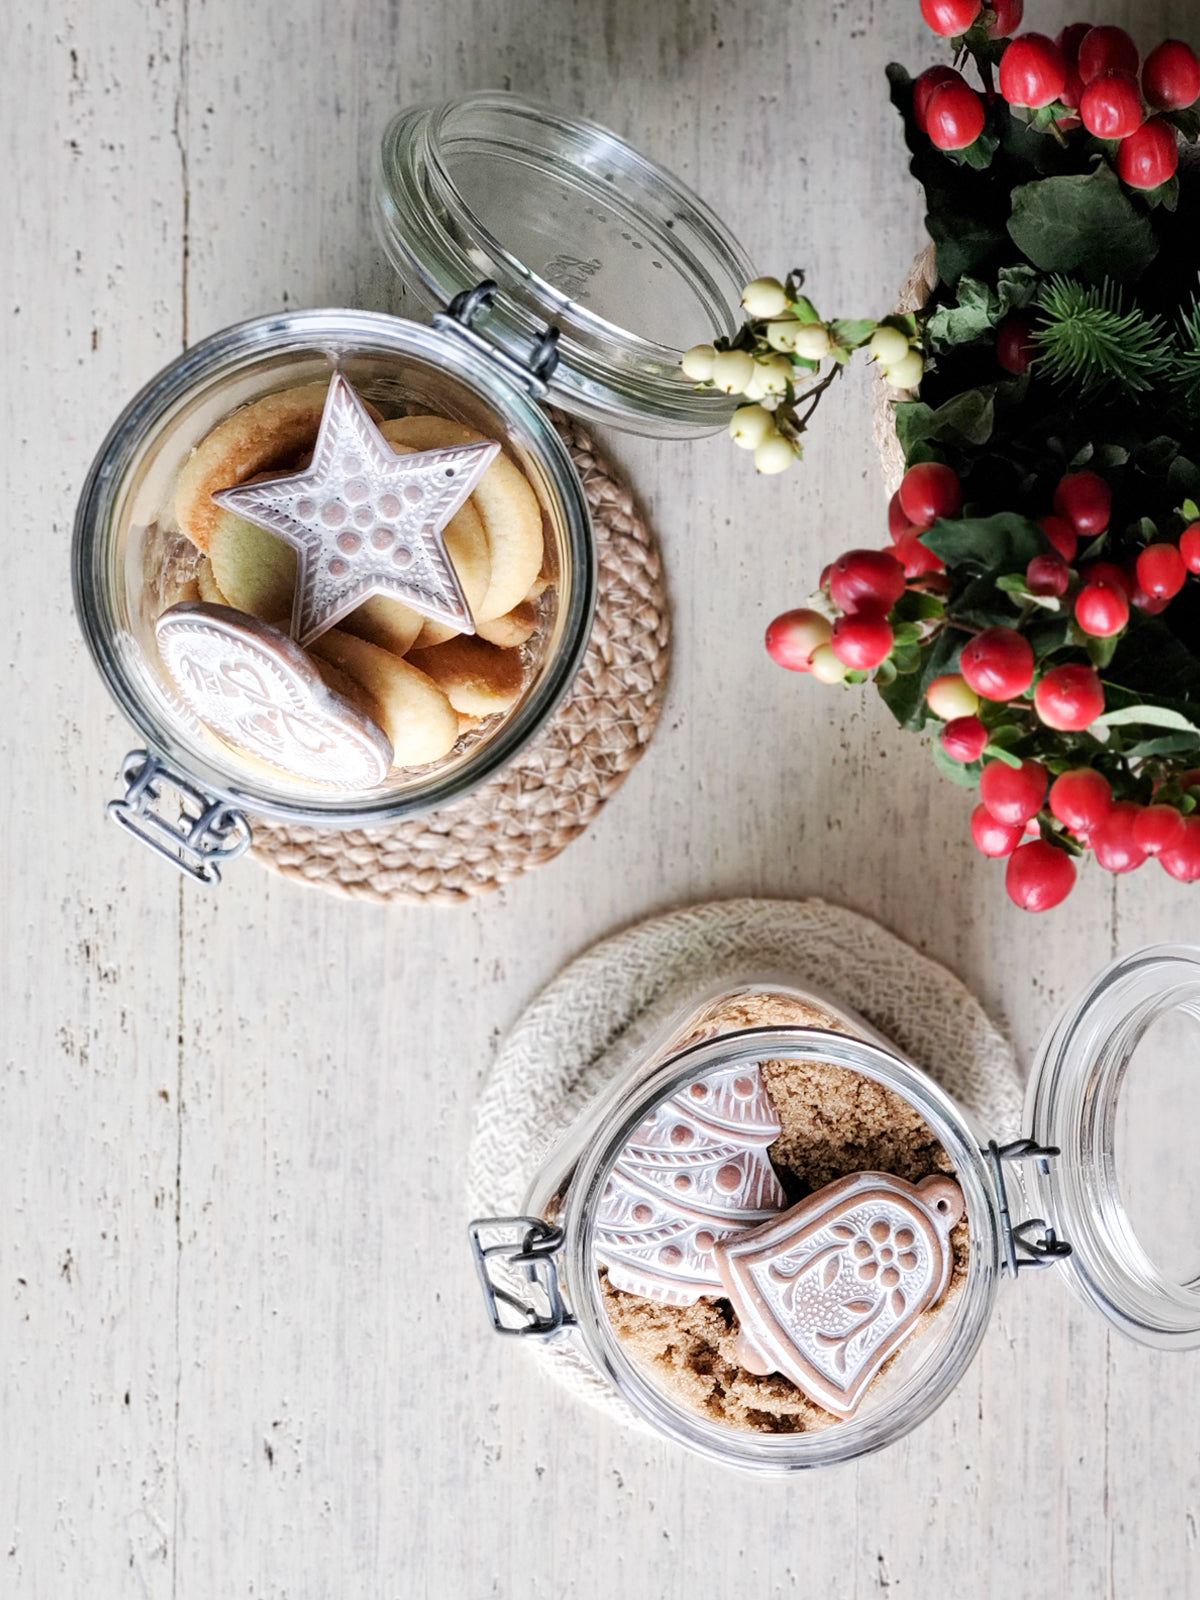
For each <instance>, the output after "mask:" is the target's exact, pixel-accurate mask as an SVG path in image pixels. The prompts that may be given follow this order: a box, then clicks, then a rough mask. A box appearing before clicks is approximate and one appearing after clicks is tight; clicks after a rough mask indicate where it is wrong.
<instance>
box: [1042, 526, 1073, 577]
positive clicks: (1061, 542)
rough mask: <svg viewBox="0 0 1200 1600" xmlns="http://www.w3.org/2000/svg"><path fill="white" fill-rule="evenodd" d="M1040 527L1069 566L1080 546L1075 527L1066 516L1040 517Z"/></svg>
mask: <svg viewBox="0 0 1200 1600" xmlns="http://www.w3.org/2000/svg"><path fill="white" fill-rule="evenodd" d="M1038 527H1039V528H1040V529H1041V530H1042V532H1043V533H1044V534H1045V535H1046V537H1047V539H1049V541H1050V543H1051V544H1052V545H1053V546H1054V548H1055V549H1056V550H1057V551H1058V553H1059V555H1060V556H1061V557H1062V558H1063V560H1064V561H1065V562H1066V563H1067V564H1068V566H1069V565H1070V563H1071V562H1072V561H1074V559H1075V552H1076V550H1077V549H1078V548H1079V536H1078V534H1077V533H1076V532H1075V529H1074V528H1073V527H1072V526H1071V524H1070V523H1069V522H1068V521H1067V519H1066V518H1065V517H1039V518H1038Z"/></svg>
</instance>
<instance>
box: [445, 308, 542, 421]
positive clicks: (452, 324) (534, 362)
mask: <svg viewBox="0 0 1200 1600" xmlns="http://www.w3.org/2000/svg"><path fill="white" fill-rule="evenodd" d="M499 292H500V287H499V285H498V284H497V283H496V281H495V279H494V278H484V280H483V281H482V283H477V284H476V285H475V287H474V288H473V289H463V290H461V291H460V292H459V293H458V294H456V295H455V296H454V298H453V300H451V302H450V304H449V305H448V306H447V307H446V309H445V311H437V312H435V313H434V318H433V325H434V327H435V328H436V329H437V330H438V332H439V333H450V334H453V335H454V336H455V337H456V338H459V339H462V340H463V341H464V343H466V344H469V345H470V346H471V348H472V349H473V350H477V351H478V352H479V353H480V355H484V356H487V357H488V359H489V360H490V361H495V362H496V363H497V364H498V365H499V366H501V367H503V368H504V370H505V372H507V373H508V375H509V377H511V378H515V379H516V380H517V382H518V383H520V384H521V385H522V386H523V387H524V388H526V389H527V390H528V391H529V393H530V394H531V395H532V396H533V398H534V399H535V400H544V399H545V398H546V397H547V395H548V394H549V392H550V389H549V383H550V379H551V377H553V375H554V369H555V367H557V366H558V340H559V330H558V328H557V327H556V326H555V325H554V324H553V323H550V324H548V325H547V326H546V327H545V328H543V330H542V332H541V334H540V336H539V338H538V340H537V343H536V344H534V346H533V347H532V349H531V350H530V352H529V354H528V356H527V357H526V358H525V359H524V360H523V361H522V360H520V359H519V358H518V357H517V356H514V355H510V354H509V352H508V351H507V350H503V349H501V347H500V346H499V345H496V344H493V343H492V342H491V340H489V339H485V338H484V337H483V335H482V334H481V333H478V332H477V331H476V329H475V327H474V322H475V319H476V317H477V316H478V315H479V313H480V312H481V311H487V310H490V309H491V307H492V306H493V305H494V304H495V302H496V296H497V294H499Z"/></svg>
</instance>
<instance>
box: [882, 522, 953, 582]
mask: <svg viewBox="0 0 1200 1600" xmlns="http://www.w3.org/2000/svg"><path fill="white" fill-rule="evenodd" d="M892 554H893V555H894V556H895V558H896V560H897V561H899V562H900V564H901V565H902V566H903V568H904V576H905V577H906V578H907V579H908V580H909V581H910V582H912V581H913V580H914V579H916V578H924V577H926V576H927V575H928V574H929V573H931V572H945V570H946V563H945V562H944V561H943V560H942V558H941V556H937V555H934V553H933V551H932V550H930V549H928V548H927V547H926V546H925V545H923V544H922V543H921V538H920V535H919V534H917V533H906V534H905V535H904V536H903V537H902V538H900V539H897V540H896V542H895V544H894V545H893V546H892Z"/></svg>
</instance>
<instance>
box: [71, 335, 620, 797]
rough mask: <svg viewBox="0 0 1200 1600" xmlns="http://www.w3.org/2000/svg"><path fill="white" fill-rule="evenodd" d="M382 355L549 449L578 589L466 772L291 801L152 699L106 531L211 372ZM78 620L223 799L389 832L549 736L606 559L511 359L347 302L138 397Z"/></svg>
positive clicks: (546, 456) (79, 594)
mask: <svg viewBox="0 0 1200 1600" xmlns="http://www.w3.org/2000/svg"><path fill="white" fill-rule="evenodd" d="M370 349H374V350H376V351H380V352H385V353H386V352H394V353H395V354H397V355H405V354H407V355H413V356H419V357H423V358H424V359H426V360H429V361H431V362H433V361H436V363H437V364H438V365H439V366H440V367H442V368H443V369H444V370H446V371H447V372H448V373H449V375H450V376H451V377H453V378H455V379H456V380H457V381H459V382H461V383H462V384H463V385H464V386H465V387H467V388H470V389H471V390H473V391H474V392H475V393H476V394H478V395H479V396H480V398H481V399H483V400H486V401H488V402H489V403H490V404H492V405H493V406H495V407H496V408H497V409H499V410H502V411H503V413H504V415H505V418H506V422H508V424H509V425H510V430H515V431H516V433H517V434H518V435H523V436H524V438H525V440H526V441H527V442H528V443H529V444H530V445H531V446H532V447H534V448H536V450H537V453H538V459H539V463H540V465H541V466H542V467H543V469H544V470H545V471H546V474H547V477H548V479H549V482H550V485H551V487H552V489H553V491H554V492H555V493H556V494H557V495H558V497H559V499H560V500H561V502H562V505H563V508H564V511H565V513H566V515H565V518H564V521H565V525H566V529H567V536H568V540H569V554H570V561H571V569H572V582H571V585H570V591H569V594H568V597H567V602H566V607H567V609H566V613H565V615H564V616H563V618H562V626H561V632H560V639H561V645H560V648H559V651H558V654H557V655H556V656H555V657H554V658H552V659H551V660H548V661H547V662H546V663H545V664H544V665H543V667H542V668H541V670H540V671H539V673H538V676H537V678H536V679H535V681H534V683H533V685H532V687H531V689H530V691H529V693H528V694H527V695H526V696H525V699H524V700H523V702H522V703H521V704H519V705H518V706H517V707H516V709H515V710H514V711H513V712H512V714H511V715H510V717H509V719H508V720H507V721H506V722H505V723H504V724H503V725H502V726H501V727H499V728H498V729H497V730H496V732H495V733H494V734H493V735H492V737H491V738H489V739H488V740H486V741H485V742H483V743H481V744H480V745H479V746H478V747H477V749H476V750H475V751H473V752H471V754H469V755H468V756H467V757H466V759H465V760H463V761H462V762H461V763H460V764H459V765H457V766H456V767H454V768H452V769H450V770H449V771H446V772H444V773H441V774H438V773H434V775H433V776H432V777H431V779H430V780H429V781H428V782H426V783H420V784H416V785H414V786H413V787H412V788H410V789H408V790H402V791H399V792H392V793H384V794H380V795H375V796H372V797H370V798H364V799H361V800H359V799H357V798H356V797H355V796H353V795H346V794H340V793H339V794H336V795H331V796H330V797H329V798H328V799H325V798H324V797H323V796H320V795H318V794H316V793H314V795H313V796H312V798H311V799H310V798H309V797H307V796H305V797H303V798H299V797H298V798H296V799H294V800H292V799H286V800H284V799H281V798H280V797H279V794H278V793H277V792H273V791H270V790H267V789H266V788H264V787H262V786H260V784H259V783H258V782H256V781H255V779H254V778H252V777H250V776H246V777H245V778H243V777H242V776H241V775H240V774H237V775H231V774H230V772H229V771H228V770H227V769H225V768H224V767H223V766H221V765H220V764H219V763H218V762H217V761H216V760H215V759H213V758H209V757H208V756H207V754H206V753H204V752H202V751H200V750H199V749H197V748H196V746H195V745H184V744H183V743H182V742H181V741H180V739H179V737H178V736H177V734H176V732H175V730H173V729H172V727H171V725H170V724H169V723H168V721H167V720H166V719H165V717H163V716H161V715H158V714H157V713H156V712H155V710H154V708H153V707H152V706H151V705H150V704H149V703H148V701H147V697H146V695H145V694H144V692H143V691H142V689H141V687H140V685H139V684H138V682H137V681H136V678H135V676H134V674H133V673H132V671H131V670H130V665H129V662H128V661H127V660H126V658H125V656H124V655H123V654H122V652H121V650H120V649H119V648H118V647H117V640H118V638H119V635H120V633H121V631H122V624H121V621H120V619H119V616H118V614H117V610H116V607H115V603H114V602H115V593H114V586H113V583H112V574H111V572H110V570H109V568H108V565H107V561H108V556H109V553H110V552H109V550H108V541H107V540H106V538H105V537H104V530H105V529H106V528H107V527H108V525H109V519H110V516H111V514H112V513H113V511H114V509H115V506H116V504H117V501H118V497H119V495H120V493H121V490H122V488H123V486H124V484H125V481H126V478H127V475H128V473H129V471H130V469H131V468H132V466H133V465H134V463H135V460H136V457H137V452H138V450H139V449H140V447H141V445H142V443H143V442H144V441H145V440H146V439H147V438H148V437H149V436H150V435H151V433H152V432H153V430H154V429H155V428H156V427H157V426H158V425H160V424H161V423H162V421H163V420H164V419H165V417H166V416H167V415H168V414H169V412H170V411H171V409H172V408H173V407H174V406H175V405H177V404H179V403H181V402H182V401H183V399H184V398H185V397H186V396H187V395H188V394H189V393H190V392H192V391H193V390H194V389H195V387H196V386H197V384H198V383H200V382H201V381H202V379H203V378H204V377H206V376H211V375H213V374H215V373H217V372H220V371H221V370H222V369H225V370H226V371H227V372H228V373H229V374H233V373H235V372H236V371H237V370H238V369H239V368H241V367H242V366H246V365H250V364H252V363H253V362H254V361H256V360H259V359H261V358H262V357H263V356H264V355H271V354H280V355H286V354H287V353H288V352H289V351H293V350H294V351H296V352H300V351H307V352H309V353H321V352H324V353H325V354H326V355H327V356H328V357H329V360H330V364H331V371H332V370H333V368H334V367H335V366H336V363H337V361H338V359H339V358H340V357H344V356H346V355H349V354H353V353H356V352H359V351H364V350H370ZM72 587H73V592H74V600H75V611H76V616H77V617H78V620H79V625H80V628H81V631H82V632H83V635H84V638H85V640H86V642H87V645H88V649H89V651H90V653H91V656H92V659H93V661H94V662H95V665H96V667H97V669H98V670H99V672H100V675H101V676H102V677H103V679H104V680H105V682H106V684H107V685H108V688H109V691H110V692H111V694H112V695H113V697H114V699H115V700H116V702H117V704H118V705H119V706H120V708H121V710H122V711H123V713H124V714H125V716H126V717H127V718H128V719H129V721H130V722H131V723H132V724H133V725H134V727H135V728H137V729H138V731H139V732H140V733H141V734H142V735H143V737H144V738H145V739H146V741H147V743H148V744H149V746H150V747H151V748H152V749H153V750H154V751H156V752H157V753H158V754H160V755H161V756H163V757H165V758H166V759H167V761H168V762H170V763H171V764H172V765H173V766H175V767H177V768H179V769H181V770H182V771H183V772H184V773H185V775H186V776H187V777H189V778H190V779H192V780H193V781H194V782H195V783H196V784H197V785H199V787H200V788H201V789H202V790H204V791H206V792H207V793H209V794H211V795H212V796H213V797H214V798H216V799H219V800H223V801H225V802H226V803H227V804H230V805H232V806H235V807H237V808H239V809H242V810H246V811H249V812H251V813H253V814H254V815H257V816H262V817H267V818H271V819H274V820H278V821H281V822H285V823H294V824H299V825H303V826H313V827H337V828H352V827H372V826H375V827H378V826H380V825H382V824H385V823H388V822H393V821H397V820H399V819H400V818H402V817H405V816H412V815H416V814H419V813H423V812H426V811H432V810H435V809H438V808H440V807H444V806H446V805H449V804H451V803H453V802H455V801H457V800H459V799H461V798H463V797H464V796H466V795H468V794H470V793H471V792H472V791H474V790H475V789H477V788H478V787H479V786H480V785H481V784H483V783H485V782H487V780H488V779H489V778H491V777H493V776H494V775H495V774H496V773H497V772H498V771H499V770H500V769H501V768H502V767H505V766H507V765H508V764H509V763H510V762H511V761H512V760H513V759H514V758H515V757H516V756H517V755H518V754H519V753H520V752H521V751H522V750H523V749H525V748H526V746H527V745H528V744H529V743H530V741H531V740H532V739H533V738H534V737H535V736H536V735H537V734H538V732H539V731H540V730H541V728H542V727H543V726H544V725H545V723H546V721H547V720H548V718H549V717H550V716H552V715H553V713H554V711H555V709H556V708H557V707H558V705H559V704H560V703H561V701H562V699H563V697H564V696H565V695H566V693H567V690H568V689H569V688H570V685H571V682H572V680H573V679H574V677H575V674H576V672H577V670H578V668H579V666H580V664H581V662H582V660H583V656H584V653H585V651H586V649H587V644H588V638H589V634H590V629H591V622H592V616H593V613H594V610H595V603H596V561H595V550H594V541H593V538H592V531H591V517H590V513H589V510H588V505H587V500H586V497H585V495H584V492H583V486H582V484H581V483H580V480H579V475H578V473H577V472H576V471H575V467H574V464H573V462H572V461H571V457H570V454H569V452H568V451H567V449H566V446H565V445H564V444H563V442H562V440H561V438H560V437H559V435H558V433H557V432H556V431H555V429H554V427H553V426H552V425H551V423H550V421H549V419H548V418H547V417H546V415H545V413H544V412H543V411H542V410H541V409H540V408H539V407H538V406H537V405H536V404H535V403H534V401H533V399H532V398H531V396H530V395H528V394H526V393H525V392H524V391H522V390H521V389H520V388H518V386H517V385H516V384H515V383H514V382H512V381H511V380H510V379H509V378H507V377H506V376H505V374H504V373H503V372H502V371H501V370H500V368H499V367H498V365H496V364H494V363H492V362H490V361H489V360H488V359H487V358H486V357H485V356H482V355H479V354H477V353H476V351H475V350H474V349H472V348H471V346H470V345H469V344H467V343H466V342H464V341H460V340H458V339H455V338H452V337H451V336H449V335H447V334H445V333H441V332H439V331H438V330H436V329H433V328H428V327H425V326H424V325H423V324H421V323H415V322H409V321H407V320H405V319H403V318H400V317H396V316H391V315H388V314H386V313H382V312H374V311H357V310H353V309H345V308H340V307H328V308H321V309H316V310H305V311H289V312H281V313H275V314H270V315H267V316H261V317H251V318H248V319H246V320H245V321H243V322H238V323H235V324H233V325H231V326H230V327H227V328H223V329H220V330H219V331H218V332H216V333H214V334H211V335H210V336H209V337H208V338H206V339H203V340H201V341H200V342H199V343H197V344H194V345H192V346H190V347H189V348H188V349H187V350H185V351H183V352H182V353H181V354H180V355H179V356H177V357H176V358H175V359H174V360H173V361H171V362H169V363H168V364H167V365H166V366H164V367H163V368H161V369H160V371H159V372H157V373H156V374H155V375H154V376H153V377H152V378H151V379H150V380H149V382H148V383H146V384H145V385H144V386H143V388H142V389H141V390H140V391H139V392H138V393H137V394H136V395H134V397H133V398H132V399H131V400H130V401H129V403H128V404H127V405H126V407H125V409H124V410H123V411H122V412H121V414H120V416H119V417H118V418H117V420H116V421H115V422H114V424H113V426H112V427H111V429H110V430H109V432H108V435H107V437H106V438H105V440H104V442H103V444H102V445H101V446H100V449H99V450H98V451H97V453H96V456H95V458H94V459H93V461H92V465H91V467H90V468H89V471H88V475H87V478H86V480H85V482H84V486H83V489H82V491H81V494H80V498H79V503H78V506H77V508H76V513H75V525H74V535H73V541H72Z"/></svg>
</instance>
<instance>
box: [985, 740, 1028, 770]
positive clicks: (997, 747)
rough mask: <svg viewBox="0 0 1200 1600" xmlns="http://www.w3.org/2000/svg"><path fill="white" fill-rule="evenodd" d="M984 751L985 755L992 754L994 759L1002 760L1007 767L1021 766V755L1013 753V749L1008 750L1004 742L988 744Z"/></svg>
mask: <svg viewBox="0 0 1200 1600" xmlns="http://www.w3.org/2000/svg"><path fill="white" fill-rule="evenodd" d="M983 753H984V755H985V756H991V757H992V758H993V760H996V761H1002V762H1003V763H1004V765H1005V766H1006V767H1018V768H1019V767H1020V766H1021V758H1020V756H1015V755H1013V753H1012V751H1011V750H1006V749H1005V747H1004V746H1003V745H1002V744H986V745H984V747H983Z"/></svg>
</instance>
